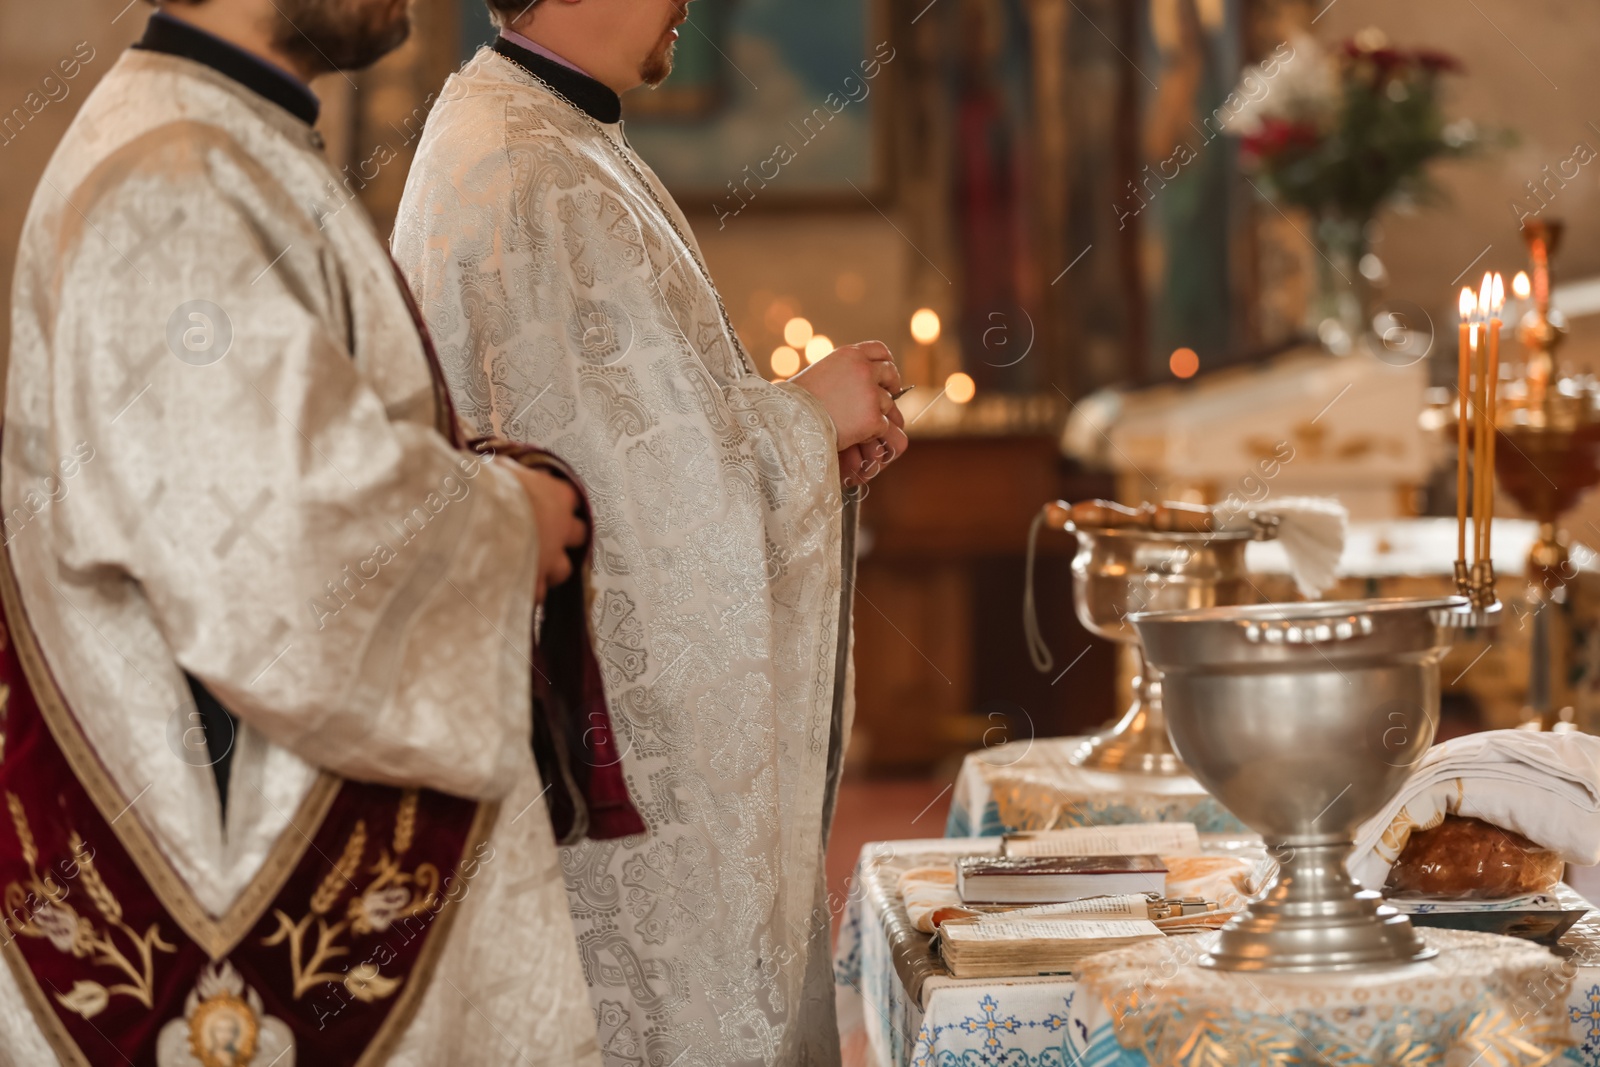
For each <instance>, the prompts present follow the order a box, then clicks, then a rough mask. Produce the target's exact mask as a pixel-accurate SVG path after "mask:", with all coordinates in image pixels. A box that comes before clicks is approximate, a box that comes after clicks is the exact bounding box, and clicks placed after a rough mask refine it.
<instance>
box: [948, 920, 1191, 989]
mask: <svg viewBox="0 0 1600 1067" xmlns="http://www.w3.org/2000/svg"><path fill="white" fill-rule="evenodd" d="M1163 936H1165V935H1163V934H1162V932H1161V931H1160V930H1159V929H1157V927H1156V925H1155V924H1154V923H1152V922H1150V921H1149V920H1148V919H1104V920H1099V919H1078V918H1043V919H1016V918H1010V917H1007V918H1003V919H1002V918H985V919H951V920H949V921H948V922H946V923H944V924H943V925H941V926H940V927H939V955H940V956H941V958H943V960H944V964H945V966H946V967H947V968H949V971H950V973H951V974H952V975H954V976H955V977H957V978H1015V977H1021V976H1025V975H1036V974H1063V973H1066V972H1068V971H1070V970H1071V969H1072V966H1073V965H1074V964H1075V963H1077V962H1078V961H1079V960H1081V959H1083V958H1084V957H1085V956H1091V955H1093V954H1095V953H1097V952H1105V951H1107V950H1108V949H1113V948H1121V947H1122V946H1123V945H1132V944H1137V943H1138V942H1140V941H1149V940H1150V939H1152V938H1156V937H1163Z"/></svg>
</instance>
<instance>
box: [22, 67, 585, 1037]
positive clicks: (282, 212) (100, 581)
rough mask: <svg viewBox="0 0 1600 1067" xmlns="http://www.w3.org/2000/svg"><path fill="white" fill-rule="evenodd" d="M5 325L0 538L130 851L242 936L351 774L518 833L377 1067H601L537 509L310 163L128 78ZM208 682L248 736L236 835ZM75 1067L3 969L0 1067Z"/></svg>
mask: <svg viewBox="0 0 1600 1067" xmlns="http://www.w3.org/2000/svg"><path fill="white" fill-rule="evenodd" d="M196 315H198V316H199V317H198V318H196V317H195V316H196ZM12 321H13V336H12V344H11V363H10V368H9V380H8V391H7V398H6V417H5V440H4V452H3V464H0V496H3V500H4V505H5V518H6V537H7V539H8V540H9V542H10V551H11V554H12V559H13V561H14V564H15V569H16V574H17V582H18V585H19V589H20V594H21V599H22V602H23V603H24V604H25V606H26V608H27V611H28V615H29V618H30V620H31V621H32V624H33V628H34V630H35V631H36V632H37V634H38V640H39V644H40V647H41V649H42V652H43V656H44V658H45V659H46V660H47V661H48V663H49V665H50V667H51V668H52V670H53V672H54V674H55V676H56V677H57V679H58V680H59V684H60V686H61V689H62V692H63V696H64V698H65V699H66V701H67V703H68V704H69V705H70V706H71V707H72V708H73V710H74V712H75V713H76V715H77V716H78V718H79V719H80V721H81V726H82V730H83V734H84V737H85V740H86V742H87V744H88V745H89V746H90V747H91V748H92V749H93V750H94V752H95V754H96V756H97V757H98V759H99V760H100V761H101V763H103V765H104V770H105V775H106V777H107V778H108V780H109V781H110V782H111V787H112V788H114V790H115V791H116V793H117V794H118V795H119V796H120V798H121V802H120V803H117V804H115V805H114V806H113V807H112V808H111V814H110V815H108V820H110V819H111V818H112V817H115V819H116V820H118V822H117V825H118V826H122V825H126V824H128V823H130V822H136V823H137V824H138V825H139V826H140V827H141V828H142V830H143V832H145V833H146V834H148V836H149V838H150V840H151V842H152V847H153V848H155V849H158V850H159V851H160V853H161V854H162V856H163V857H165V859H166V861H167V862H169V863H170V865H171V869H172V872H173V876H174V877H175V878H176V879H178V880H179V881H181V883H182V885H183V888H184V889H185V891H186V892H187V893H188V894H189V895H191V896H192V898H193V899H194V901H195V905H196V907H197V908H199V909H201V910H203V911H204V912H205V913H206V914H208V915H210V916H213V917H217V916H222V915H225V914H227V913H228V912H229V911H230V909H231V908H233V906H234V905H235V904H236V902H237V901H238V900H239V899H240V897H241V896H242V895H244V894H247V893H248V892H249V891H250V890H251V887H252V885H253V883H254V882H255V881H256V880H257V878H258V876H259V875H260V873H261V871H262V869H263V866H264V865H265V864H267V863H268V861H269V859H270V856H271V855H272V853H273V851H274V849H275V848H276V846H277V843H278V842H280V841H281V840H283V839H285V838H286V837H296V838H297V835H298V834H300V833H302V832H303V831H302V830H301V829H300V828H299V827H298V825H297V824H296V823H295V815H296V813H297V812H299V811H300V810H301V808H302V805H303V802H304V801H305V799H306V798H307V796H308V795H310V794H311V792H312V791H313V790H314V788H316V783H317V782H318V781H319V780H322V778H323V776H324V774H325V773H326V772H332V773H334V774H338V775H340V776H343V777H346V778H350V779H355V780H359V781H366V782H378V783H383V782H389V783H395V784H402V785H407V786H423V787H426V788H428V789H433V790H437V791H439V792H442V793H450V794H453V795H456V796H461V797H467V798H471V799H487V800H499V801H500V809H499V810H500V815H499V818H498V819H497V821H496V823H495V825H494V826H493V827H492V828H491V830H490V837H489V843H490V845H491V847H492V848H493V849H494V854H493V857H494V858H493V859H492V860H491V861H489V862H485V863H482V864H481V865H480V869H479V871H478V874H477V876H476V877H475V878H474V879H473V884H472V890H471V892H470V893H469V894H468V895H467V896H466V897H465V899H463V900H462V901H461V902H460V905H461V906H460V908H459V911H458V914H457V915H456V917H455V921H454V924H453V926H452V929H451V936H450V939H449V942H448V943H447V944H445V945H444V946H443V947H442V950H441V952H440V954H439V957H438V960H437V964H436V967H435V969H434V977H433V980H432V982H431V983H430V984H429V985H428V988H427V990H426V992H425V994H424V995H422V996H421V997H420V998H419V1000H418V1003H417V1004H416V1006H415V1011H414V1012H411V1013H408V1015H407V1017H406V1020H405V1021H406V1025H405V1027H404V1029H403V1031H402V1032H401V1033H400V1034H399V1035H398V1040H397V1041H396V1043H395V1045H394V1048H393V1052H392V1055H390V1057H389V1058H388V1061H387V1062H388V1063H389V1064H390V1067H436V1065H438V1064H444V1063H450V1064H461V1065H463V1067H475V1065H479V1064H485V1065H487V1064H499V1063H504V1062H508V1061H510V1060H517V1061H518V1062H523V1063H532V1064H549V1065H552V1067H553V1065H557V1064H559V1065H561V1067H566V1065H568V1064H580V1065H586V1067H587V1065H592V1064H596V1063H597V1062H598V1054H597V1052H596V1049H595V1037H594V1027H593V1019H592V1016H591V1014H590V1012H589V1010H588V1003H587V998H586V997H585V995H584V991H583V985H582V982H583V978H582V971H581V968H580V965H579V961H578V958H577V951H576V947H575V946H574V944H573V933H572V925H571V920H570V918H569V917H568V916H567V914H566V908H565V894H564V892H563V890H562V886H561V878H560V867H559V861H558V859H557V854H556V850H555V846H554V841H553V837H552V834H551V829H550V821H549V819H548V817H547V815H546V812H545V810H544V807H543V802H542V784H541V782H540V780H539V776H538V774H537V772H536V771H535V768H534V764H533V758H532V754H531V752H530V750H529V737H530V729H531V723H530V700H531V694H530V688H529V678H530V672H529V666H528V649H529V647H530V643H531V640H532V627H533V591H534V566H535V563H536V559H537V552H536V548H537V545H536V533H535V532H534V531H533V529H532V527H531V524H530V523H529V522H528V520H527V516H528V505H527V499H526V496H525V495H524V494H523V493H522V491H521V489H520V487H519V486H518V485H517V482H516V478H515V476H514V475H512V474H511V473H510V472H507V471H503V470H500V469H498V468H497V467H496V466H494V465H491V464H487V463H482V462H478V461H477V460H474V459H471V458H470V457H465V456H463V455H461V454H460V453H458V452H457V451H455V450H454V449H453V448H452V447H451V445H450V444H449V442H447V441H446V440H445V439H444V438H443V437H442V436H440V434H439V433H438V431H437V424H438V420H439V416H440V409H439V406H438V404H437V402H436V398H435V395H434V389H433V380H432V377H431V376H430V373H429V369H428V366H427V360H426V358H425V356H424V353H423V349H422V346H421V341H420V338H419V337H418V335H417V331H416V328H415V326H414V324H413V323H412V320H411V318H410V316H409V315H408V313H407V309H406V306H405V300H404V293H403V290H402V289H401V287H400V286H399V284H397V281H396V278H395V275H394V270H393V267H392V266H391V264H390V263H389V261H388V257H387V254H386V251H385V249H384V247H383V244H382V242H381V240H380V239H379V238H378V237H377V235H376V234H375V233H374V232H373V229H372V225H371V223H370V221H369V220H368V219H367V217H366V216H365V214H364V213H363V211H362V209H361V207H360V206H359V204H356V203H353V202H352V200H351V195H350V192H349V190H348V189H346V188H344V187H342V186H341V185H340V184H339V183H338V179H337V177H336V176H335V174H334V172H333V171H332V170H331V168H329V166H328V164H327V162H326V160H325V159H324V158H323V156H322V154H321V152H320V150H319V148H318V142H317V140H316V138H315V135H314V134H313V133H312V131H311V130H310V129H309V128H308V127H306V126H304V125H303V124H302V123H300V122H299V121H297V120H295V119H294V118H293V117H292V116H290V115H289V114H288V113H287V112H285V111H282V110H281V109H279V108H277V107H276V106H275V105H273V104H270V103H268V102H266V101H265V100H263V99H261V98H259V97H256V96H254V95H253V94H251V93H250V92H249V91H248V90H246V89H244V88H242V87H241V86H239V85H238V84H237V83H235V82H233V81H231V80H229V79H227V78H225V77H223V76H221V75H219V74H217V73H216V72H214V71H212V70H211V69H210V68H207V67H204V66H201V65H200V64H197V63H194V62H191V61H188V60H185V59H181V58H177V57H173V56H166V55H159V54H154V53H147V52H130V53H128V54H125V55H124V56H123V57H122V58H121V59H120V60H119V61H118V63H117V66H116V67H115V69H113V70H112V71H110V72H109V73H108V74H107V76H106V77H105V79H104V80H103V81H102V82H101V84H100V85H99V86H98V87H97V88H96V89H95V91H94V92H93V93H92V94H91V95H90V97H89V98H88V99H87V100H86V101H85V103H84V106H83V108H82V110H81V111H80V113H79V114H78V116H77V118H76V119H75V120H74V123H73V125H72V128H71V130H70V131H69V132H68V134H67V135H66V138H65V139H64V140H63V142H62V144H61V146H60V147H59V149H58V150H57V152H56V155H55V157H54V158H53V160H52V161H51V164H50V166H49V168H48V169H47V171H46V172H45V176H44V180H43V182H42V184H41V186H40V188H39V191H38V194H37V195H36V197H35V198H34V201H33V204H32V206H31V208H30V211H29V216H28V220H27V223H26V225H25V228H24V231H23V238H22V243H21V247H20V251H19V256H18V263H17V280H16V287H15V291H14V298H13V319H12ZM185 672H187V673H189V674H191V675H193V676H194V677H196V678H198V679H200V680H201V681H202V682H203V683H204V684H205V685H206V687H207V688H208V689H210V690H211V691H212V692H213V693H215V694H216V695H217V697H218V699H219V700H221V701H222V702H223V703H224V704H225V705H226V706H227V707H228V708H229V710H231V711H233V712H234V713H235V714H236V715H237V716H238V718H239V720H240V726H239V729H238V732H237V735H236V737H235V738H234V739H233V765H232V772H231V783H230V795H229V803H228V807H227V822H226V832H225V833H224V831H223V821H222V818H221V812H220V811H219V805H218V802H217V792H216V784H215V780H214V778H213V774H212V770H211V768H210V767H209V766H208V765H207V761H206V760H205V759H203V758H202V759H194V756H193V752H192V751H191V750H190V749H189V748H188V747H187V746H186V745H185V744H184V743H183V741H182V738H183V736H184V733H185V731H186V730H187V729H188V728H189V727H191V726H192V725H193V723H194V722H195V719H194V714H195V708H194V703H193V699H192V697H191V695H190V691H189V689H188V686H187V684H186V681H185V678H184V674H185ZM424 795H426V794H424ZM119 811H120V814H118V812H119ZM28 817H29V819H30V820H36V819H37V818H38V815H37V813H36V812H33V811H30V812H29V813H28ZM371 829H372V833H373V834H374V841H376V840H377V835H378V834H379V833H380V831H379V830H378V828H377V827H375V826H374V827H372V828H371ZM388 843H389V845H390V847H391V848H392V847H393V838H392V835H390V837H389V841H388ZM342 845H343V842H341V844H340V846H335V847H336V848H338V847H341V846H342ZM375 849H376V846H374V849H373V852H374V854H375ZM333 858H334V859H338V856H334V857H333ZM373 861H374V857H373V856H368V858H367V861H366V862H367V864H368V866H370V865H371V863H372V862H373ZM122 903H123V905H124V906H125V907H126V906H128V904H129V901H128V900H126V899H125V900H123V902H122ZM74 906H75V907H76V906H77V905H76V904H75V905H74ZM330 914H331V912H330ZM300 918H301V916H300V915H299V914H298V913H297V914H296V916H295V919H296V921H299V919H300ZM169 943H170V942H169ZM280 950H281V949H280ZM285 966H287V964H286V963H285ZM303 992H304V995H305V996H311V995H312V993H311V992H310V991H303ZM118 999H122V998H118ZM84 1003H85V1004H88V1003H89V1002H88V1001H84ZM315 1053H316V1049H315V1047H302V1048H301V1050H300V1056H301V1059H300V1061H299V1062H301V1063H302V1064H307V1063H317V1062H319V1061H318V1060H317V1058H316V1055H315ZM268 1058H269V1059H270V1057H268ZM52 1061H53V1056H52V1053H51V1050H50V1046H49V1045H48V1043H47V1042H46V1041H45V1039H44V1036H43V1034H42V1033H41V1032H40V1029H39V1027H38V1025H37V1022H36V1020H35V1018H34V1016H33V1014H32V1013H31V1012H30V1011H29V1010H28V1008H27V1005H26V1003H25V1001H24V998H23V994H22V991H21V990H20V989H19V988H18V986H17V984H16V983H15V981H14V980H13V978H12V976H11V974H10V972H9V970H6V969H0V1065H5V1067H12V1065H25V1067H36V1065H38V1064H43V1063H50V1062H52ZM116 1062H119V1063H120V1062H121V1061H120V1060H118V1061H116ZM162 1067H166V1065H162Z"/></svg>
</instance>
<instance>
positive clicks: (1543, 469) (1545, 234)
mask: <svg viewBox="0 0 1600 1067" xmlns="http://www.w3.org/2000/svg"><path fill="white" fill-rule="evenodd" d="M1561 235H1562V224H1561V223H1560V222H1556V221H1553V220H1552V221H1545V220H1537V219H1530V220H1528V221H1526V222H1525V223H1524V224H1523V227H1522V236H1523V239H1524V240H1525V241H1526V242H1527V246H1528V257H1529V271H1526V272H1519V273H1518V274H1517V276H1516V277H1515V278H1514V279H1513V280H1512V286H1511V289H1512V294H1511V295H1512V296H1513V297H1515V298H1516V300H1517V301H1518V302H1519V304H1522V305H1525V306H1526V308H1527V310H1526V311H1525V312H1524V313H1523V314H1522V316H1521V319H1520V320H1519V321H1518V322H1517V323H1516V327H1515V336H1516V340H1517V342H1519V345H1520V349H1521V352H1520V355H1518V356H1515V357H1514V358H1513V359H1512V360H1510V361H1507V362H1506V363H1505V364H1504V365H1502V364H1501V361H1500V358H1499V344H1500V339H1501V333H1502V331H1503V330H1504V328H1505V326H1506V325H1507V323H1506V322H1505V321H1504V320H1503V319H1502V318H1501V309H1502V303H1501V301H1502V299H1503V296H1504V291H1503V289H1501V288H1498V287H1497V283H1498V277H1499V276H1498V275H1485V276H1484V284H1483V285H1481V286H1480V287H1479V289H1478V292H1477V293H1476V294H1474V293H1473V292H1472V290H1470V289H1463V290H1462V292H1461V304H1460V308H1461V338H1460V361H1459V363H1460V366H1459V379H1458V383H1457V395H1456V396H1455V397H1453V398H1450V400H1449V401H1448V402H1445V401H1441V402H1439V403H1436V404H1435V405H1434V406H1433V407H1432V409H1431V410H1430V411H1429V412H1427V413H1425V414H1424V423H1425V425H1428V426H1431V427H1433V428H1436V429H1439V430H1441V431H1444V432H1445V433H1447V434H1449V435H1451V436H1454V437H1455V440H1456V448H1457V465H1456V497H1457V504H1456V507H1457V510H1456V519H1457V523H1458V545H1457V558H1456V587H1457V591H1458V592H1460V593H1462V594H1463V595H1466V596H1468V597H1470V598H1471V599H1472V604H1473V607H1474V609H1482V608H1485V607H1487V606H1489V605H1492V604H1493V603H1494V597H1495V594H1494V580H1495V578H1494V564H1493V561H1492V558H1491V552H1490V547H1489V538H1490V537H1491V536H1492V531H1493V522H1494V494H1495V487H1496V484H1498V487H1499V488H1500V489H1501V490H1503V491H1504V492H1505V494H1506V495H1507V496H1508V497H1510V498H1511V499H1512V500H1513V501H1515V502H1516V503H1517V505H1518V506H1520V507H1521V508H1522V509H1523V510H1524V511H1525V512H1526V513H1527V514H1529V515H1531V516H1532V517H1533V518H1534V520H1535V521H1536V522H1537V523H1538V525H1539V537H1538V540H1537V541H1535V543H1534V545H1533V547H1532V548H1531V549H1530V550H1529V552H1528V558H1527V561H1526V564H1525V575H1526V578H1527V581H1528V597H1529V600H1530V607H1531V611H1530V614H1531V615H1532V621H1533V637H1532V641H1531V646H1530V648H1531V651H1532V659H1531V662H1530V664H1529V681H1528V704H1527V707H1526V709H1525V712H1524V715H1525V718H1526V720H1527V724H1528V725H1529V726H1532V727H1538V726H1543V727H1547V728H1548V727H1551V726H1553V725H1555V723H1556V720H1558V719H1559V718H1561V717H1563V716H1562V713H1561V712H1558V711H1557V710H1556V704H1558V703H1559V702H1560V701H1559V700H1558V693H1557V690H1558V688H1559V684H1558V683H1559V679H1560V678H1562V677H1563V676H1564V674H1565V668H1564V664H1565V659H1566V653H1565V647H1566V643H1567V640H1566V626H1567V621H1566V618H1565V614H1564V613H1563V612H1559V611H1555V612H1552V611H1546V610H1543V609H1544V608H1546V607H1548V606H1550V605H1551V604H1560V603H1563V602H1564V601H1565V599H1566V585H1567V583H1569V582H1571V581H1572V580H1573V579H1574V578H1576V577H1577V570H1576V568H1575V567H1574V566H1573V564H1572V561H1571V558H1570V556H1569V555H1568V552H1567V538H1566V535H1565V534H1564V533H1563V532H1562V531H1561V530H1560V528H1559V524H1560V520H1561V516H1562V515H1563V514H1564V513H1566V512H1567V511H1569V510H1570V509H1571V508H1572V507H1573V506H1574V505H1575V504H1576V503H1577V502H1578V499H1579V498H1580V497H1581V496H1582V495H1583V494H1584V492H1585V491H1586V490H1588V489H1589V488H1591V487H1592V486H1594V485H1595V484H1596V483H1600V384H1597V383H1596V382H1595V380H1594V379H1593V378H1592V377H1591V376H1588V375H1569V374H1566V373H1564V372H1563V369H1562V367H1561V363H1560V360H1559V358H1558V351H1559V349H1560V348H1561V344H1562V342H1563V341H1565V340H1566V337H1567V324H1566V321H1565V320H1564V319H1563V318H1562V315H1561V312H1559V311H1557V310H1555V309H1554V308H1552V307H1551V306H1550V278H1551V261H1552V259H1553V258H1554V257H1555V253H1556V249H1557V248H1558V247H1559V245H1560V243H1561ZM1469 511H1470V515H1471V518H1472V532H1473V536H1472V539H1471V553H1472V558H1471V559H1470V560H1469V558H1468V537H1467V529H1468V526H1467V519H1468V514H1469Z"/></svg>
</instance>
